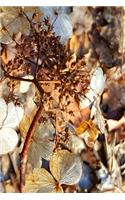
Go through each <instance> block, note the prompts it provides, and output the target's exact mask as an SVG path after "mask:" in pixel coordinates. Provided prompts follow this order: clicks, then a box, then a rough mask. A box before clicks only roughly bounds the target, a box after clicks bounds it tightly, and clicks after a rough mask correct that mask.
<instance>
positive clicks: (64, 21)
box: [53, 14, 72, 43]
mask: <svg viewBox="0 0 125 200" xmlns="http://www.w3.org/2000/svg"><path fill="white" fill-rule="evenodd" d="M53 26H54V32H55V34H56V35H57V36H58V35H59V36H61V42H62V43H65V42H66V41H67V40H68V39H69V38H70V37H71V35H72V24H71V22H70V18H69V17H68V15H66V14H61V15H59V16H58V17H57V19H56V21H55V22H54V25H53Z"/></svg>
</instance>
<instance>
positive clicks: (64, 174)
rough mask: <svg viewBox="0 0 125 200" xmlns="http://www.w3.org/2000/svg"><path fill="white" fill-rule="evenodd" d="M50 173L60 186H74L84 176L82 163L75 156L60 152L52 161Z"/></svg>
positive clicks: (55, 154) (64, 151)
mask: <svg viewBox="0 0 125 200" xmlns="http://www.w3.org/2000/svg"><path fill="white" fill-rule="evenodd" d="M50 171H51V173H52V175H53V176H54V178H55V179H56V180H57V181H58V182H59V183H60V184H66V185H73V184H76V183H77V182H78V181H79V179H80V177H81V175H82V163H81V160H80V158H79V157H78V156H76V155H75V154H73V153H70V152H69V151H67V150H60V151H58V152H56V153H54V154H53V156H52V159H51V160H50Z"/></svg>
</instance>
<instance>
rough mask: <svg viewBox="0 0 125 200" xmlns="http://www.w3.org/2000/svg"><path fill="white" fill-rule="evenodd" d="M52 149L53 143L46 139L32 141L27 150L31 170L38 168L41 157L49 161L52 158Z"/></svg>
mask: <svg viewBox="0 0 125 200" xmlns="http://www.w3.org/2000/svg"><path fill="white" fill-rule="evenodd" d="M53 149H54V142H50V141H49V140H48V139H47V138H46V139H42V138H41V139H38V140H36V141H33V142H32V143H31V145H30V149H29V156H28V162H29V163H30V164H31V165H32V167H33V168H35V167H38V166H39V161H40V159H41V157H42V158H44V159H46V160H49V159H50V157H51V156H52V153H53ZM39 167H40V166H39Z"/></svg>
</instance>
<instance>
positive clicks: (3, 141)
mask: <svg viewBox="0 0 125 200" xmlns="http://www.w3.org/2000/svg"><path fill="white" fill-rule="evenodd" d="M17 143H18V135H17V133H16V131H15V130H13V129H11V128H2V129H0V155H3V154H7V153H9V152H11V151H13V150H14V148H15V147H16V145H17Z"/></svg>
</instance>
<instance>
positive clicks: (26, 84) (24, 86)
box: [19, 75, 33, 93]
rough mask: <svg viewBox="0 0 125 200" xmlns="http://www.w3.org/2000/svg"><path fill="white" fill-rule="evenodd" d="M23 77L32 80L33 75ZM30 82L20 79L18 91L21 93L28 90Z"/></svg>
mask: <svg viewBox="0 0 125 200" xmlns="http://www.w3.org/2000/svg"><path fill="white" fill-rule="evenodd" d="M23 78H25V79H30V80H32V79H33V76H30V75H29V76H24V77H23ZM31 84H32V82H28V81H21V83H20V89H19V91H20V92H21V93H26V92H27V91H28V90H29V87H30V85H31Z"/></svg>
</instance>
